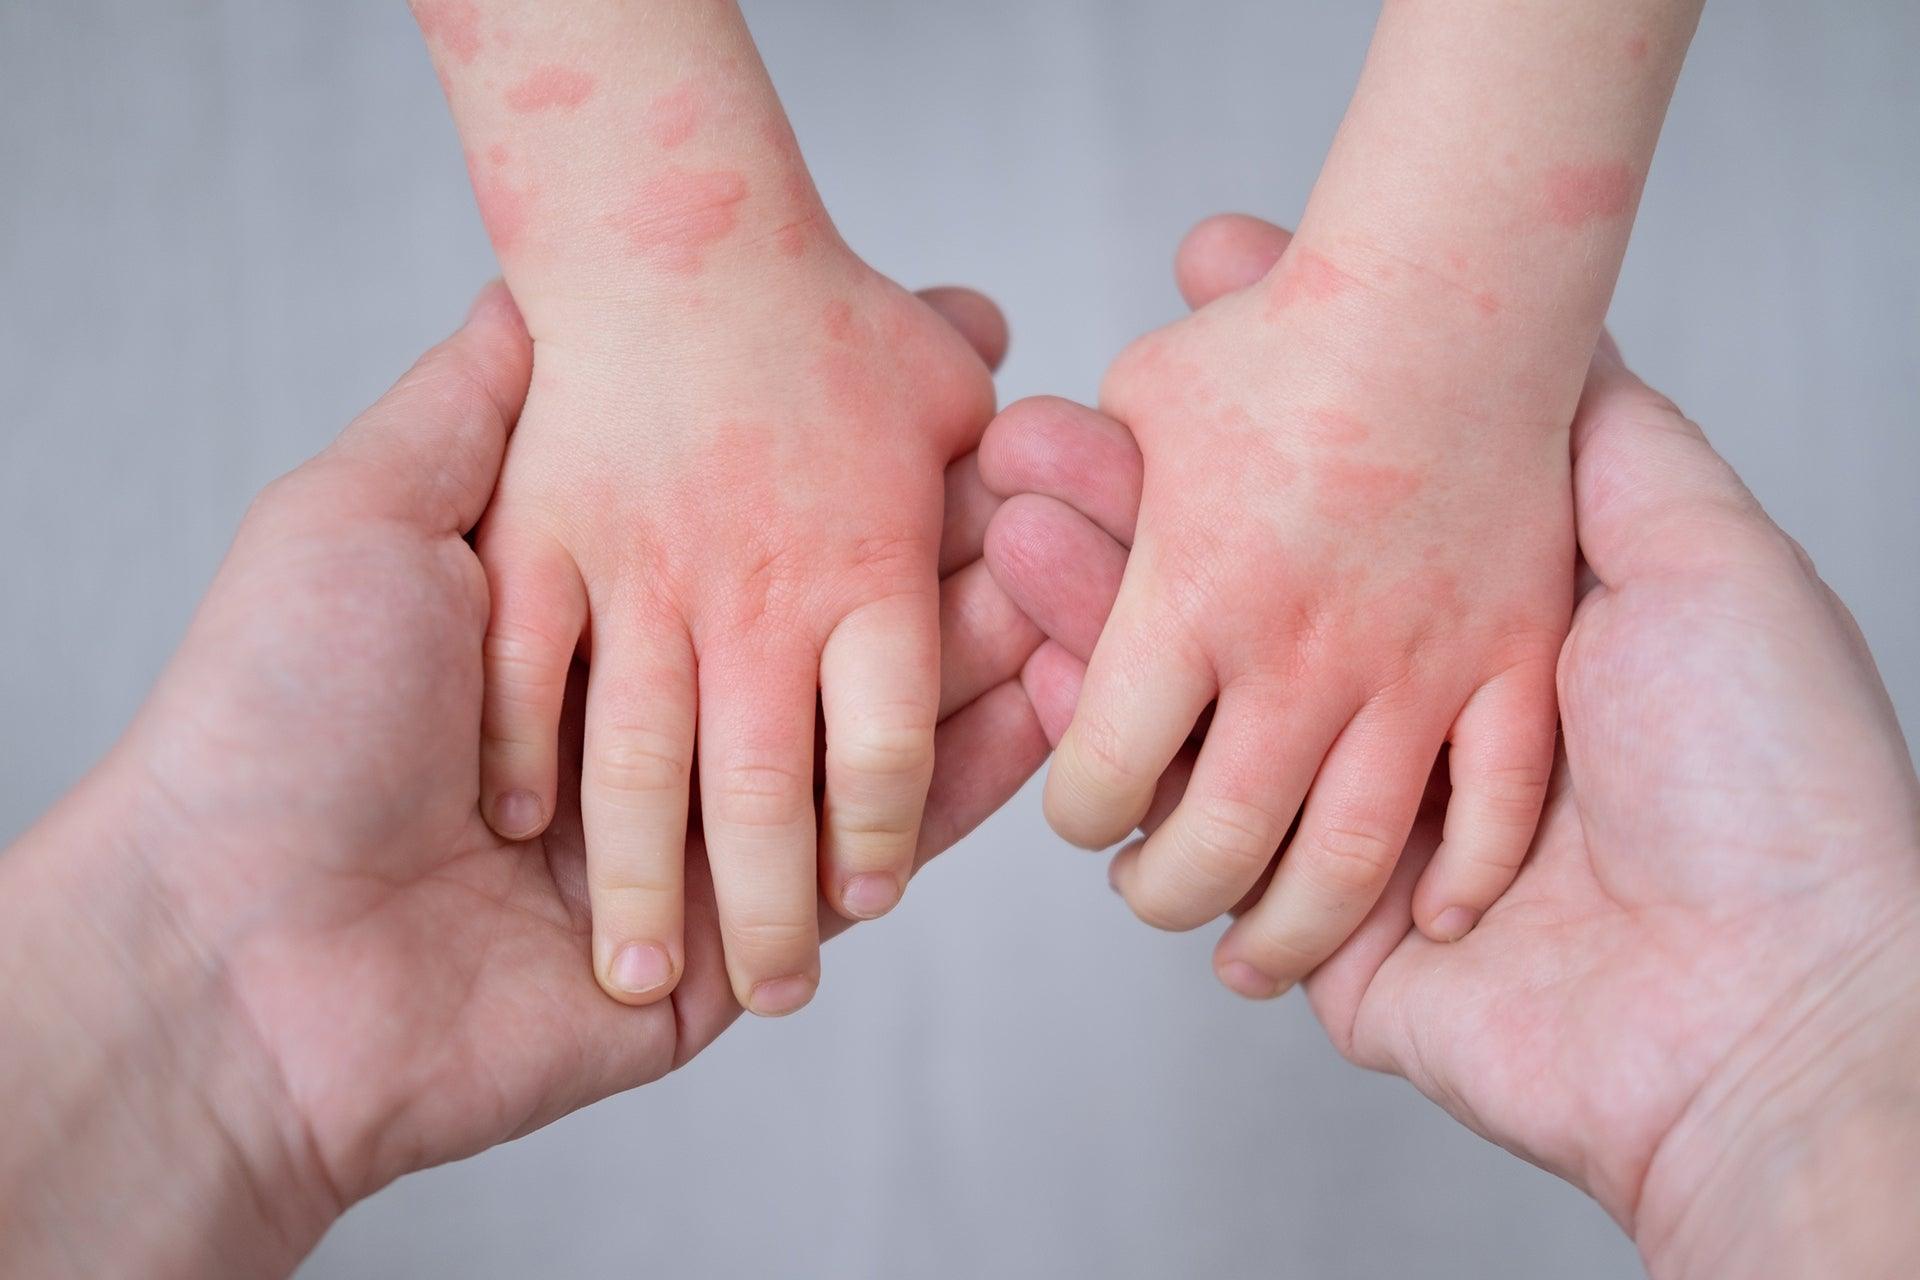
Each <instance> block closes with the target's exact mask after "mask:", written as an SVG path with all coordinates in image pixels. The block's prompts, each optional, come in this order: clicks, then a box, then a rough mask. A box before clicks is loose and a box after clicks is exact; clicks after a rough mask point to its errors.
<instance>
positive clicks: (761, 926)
mask: <svg viewBox="0 0 1920 1280" xmlns="http://www.w3.org/2000/svg"><path fill="white" fill-rule="evenodd" d="M816 928H817V925H816V923H815V921H814V918H813V916H812V915H811V914H809V913H807V912H805V911H802V912H798V913H796V914H795V915H794V916H793V917H792V918H789V919H781V918H779V917H776V916H761V915H755V916H748V917H746V918H745V919H741V920H734V921H730V922H729V923H728V924H727V927H726V931H727V938H728V941H729V942H730V943H731V944H733V945H734V946H739V947H745V948H747V949H749V950H751V951H753V952H755V953H757V954H758V956H760V957H762V958H766V957H776V956H798V955H806V954H809V953H811V952H812V951H813V950H814V949H815V948H817V947H818V946H819V945H820V942H819V938H818V937H817V936H816V934H815V929H816Z"/></svg>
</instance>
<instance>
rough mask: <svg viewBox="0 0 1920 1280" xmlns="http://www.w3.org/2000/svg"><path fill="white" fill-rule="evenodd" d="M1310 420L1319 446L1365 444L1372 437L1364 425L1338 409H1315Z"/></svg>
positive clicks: (1368, 428) (1370, 430)
mask: <svg viewBox="0 0 1920 1280" xmlns="http://www.w3.org/2000/svg"><path fill="white" fill-rule="evenodd" d="M1311 419H1312V422H1313V433H1314V439H1315V440H1316V441H1318V442H1319V443H1321V444H1330V445H1353V444H1365V443H1366V442H1367V440H1368V439H1369V438H1370V437H1371V436H1372V435H1373V430H1372V428H1370V427H1368V426H1367V424H1366V423H1364V422H1362V421H1360V419H1358V418H1356V417H1354V416H1353V415H1352V414H1350V413H1345V412H1342V411H1341V410H1339V409H1315V410H1314V411H1313V413H1312V415H1311Z"/></svg>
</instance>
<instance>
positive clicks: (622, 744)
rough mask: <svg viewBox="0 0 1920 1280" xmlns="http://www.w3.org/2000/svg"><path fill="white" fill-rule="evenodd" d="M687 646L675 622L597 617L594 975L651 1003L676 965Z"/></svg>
mask: <svg viewBox="0 0 1920 1280" xmlns="http://www.w3.org/2000/svg"><path fill="white" fill-rule="evenodd" d="M694 721H695V691H694V674H693V648H692V645H691V643H690V642H689V641H688V639H687V635H686V632H685V630H684V629H682V628H681V627H680V625H679V623H678V622H677V621H673V622H668V621H666V620H664V619H661V620H657V621H654V622H650V623H647V624H642V625H641V626H639V627H635V626H633V625H632V622H631V620H629V619H608V620H604V621H601V622H598V623H596V628H595V632H594V640H593V662H592V665H591V667H590V670H589V674H588V682H587V720H586V729H585V741H584V743H583V748H582V758H581V767H580V820H581V825H582V829H583V832H584V834H585V836H586V845H587V898H588V902H589V904H590V907H591V912H592V916H593V960H594V971H595V972H596V973H597V974H598V975H599V977H600V983H601V985H602V986H603V987H605V988H606V990H607V993H608V994H609V995H611V996H613V997H614V998H615V999H616V1000H620V1001H623V1002H625V1003H628V1004H651V1003H653V1002H654V1001H656V1000H659V999H661V998H662V997H663V996H666V995H667V994H668V993H670V992H671V991H672V990H673V988H674V985H675V983H677V982H678V981H679V978H680V974H681V972H682V971H683V969H684V960H685V948H684V945H683V938H682V929H683V917H684V903H683V897H684V892H685V889H684V885H685V869H686V843H687V803H688V792H689V788H690V785H691V784H690V777H691V773H692V766H693V742H694Z"/></svg>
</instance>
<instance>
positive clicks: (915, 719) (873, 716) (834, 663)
mask: <svg viewBox="0 0 1920 1280" xmlns="http://www.w3.org/2000/svg"><path fill="white" fill-rule="evenodd" d="M939 653H940V618H939V605H938V602H937V600H936V599H935V598H934V597H933V596H932V595H920V594H913V593H908V594H902V595H895V596H890V597H888V598H887V599H885V600H881V601H875V602H873V603H871V604H868V605H865V606H862V607H861V608H858V609H855V610H854V611H853V612H852V613H851V614H849V615H847V617H846V618H845V619H843V620H842V621H841V623H840V625H839V626H837V627H835V628H834V630H833V634H832V635H830V636H829V637H828V638H827V644H826V648H825V649H824V650H823V651H822V653H821V655H820V700H821V710H822V719H823V720H824V721H825V723H826V731H827V767H826V775H827V786H826V794H825V797H824V799H823V801H822V805H821V841H820V887H821V890H822V891H823V892H824V893H825V894H826V897H827V901H828V902H830V903H833V904H834V905H835V907H836V908H837V909H838V910H839V911H840V913H841V914H842V915H845V916H846V917H847V918H848V919H850V920H871V919H873V918H875V917H876V916H881V915H885V914H886V913H887V912H888V911H891V910H892V909H893V905H894V903H896V902H898V901H899V900H900V895H901V894H902V893H903V892H905V890H906V887H907V877H908V876H909V875H911V874H912V871H913V851H914V848H915V847H916V845H917V843H918V841H919V835H920V813H921V810H922V809H923V808H924V807H925V805H926V802H927V784H928V783H929V782H930V781H932V778H933V726H934V722H935V720H936V719H937V718H938V715H939V709H940V656H939Z"/></svg>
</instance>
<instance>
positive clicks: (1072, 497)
mask: <svg viewBox="0 0 1920 1280" xmlns="http://www.w3.org/2000/svg"><path fill="white" fill-rule="evenodd" d="M1144 474H1145V473H1144V463H1143V462H1142V461H1141V457H1140V448H1139V446H1138V445H1136V444H1135V443H1134V441H1133V435H1132V434H1131V433H1130V432H1129V431H1128V430H1127V429H1126V428H1125V427H1123V426H1121V425H1120V424H1119V423H1118V422H1115V421H1114V420H1113V419H1112V418H1110V417H1108V416H1107V415H1106V414H1104V413H1101V412H1100V411H1099V410H1098V409H1089V408H1088V407H1087V406H1085V405H1083V404H1076V403H1075V402H1073V401H1072V400H1063V399H1061V398H1060V397H1059V396H1034V397H1032V398H1031V399H1027V400H1021V401H1018V402H1017V403H1014V404H1010V405H1008V406H1007V407H1006V408H1005V409H1003V410H1001V411H1000V415H999V416H998V417H996V418H995V419H994V420H993V422H992V424H991V425H990V426H988V428H987V433H986V435H985V436H984V437H982V439H981V441H980V478H981V480H982V481H984V482H985V484H986V486H987V488H989V489H991V490H992V491H993V492H994V493H997V494H999V495H1000V496H1001V497H1003V498H1007V497H1012V496H1013V495H1015V494H1020V493H1038V494H1044V495H1046V496H1047V497H1049V498H1057V499H1059V500H1060V501H1061V502H1064V503H1066V504H1067V505H1068V506H1070V507H1072V508H1074V509H1075V510H1076V511H1080V512H1083V513H1084V514H1085V515H1086V516H1087V517H1088V518H1089V519H1091V520H1092V521H1093V522H1094V523H1095V524H1097V525H1099V526H1100V527H1101V528H1102V529H1104V530H1106V531H1107V533H1108V534H1109V535H1111V536H1112V537H1113V538H1114V540H1115V541H1117V542H1119V543H1120V544H1121V545H1122V546H1131V545H1132V543H1133V532H1134V517H1135V515H1136V514H1137V513H1138V511H1139V509H1140V493H1141V486H1142V485H1143V483H1144V479H1143V476H1144Z"/></svg>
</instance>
